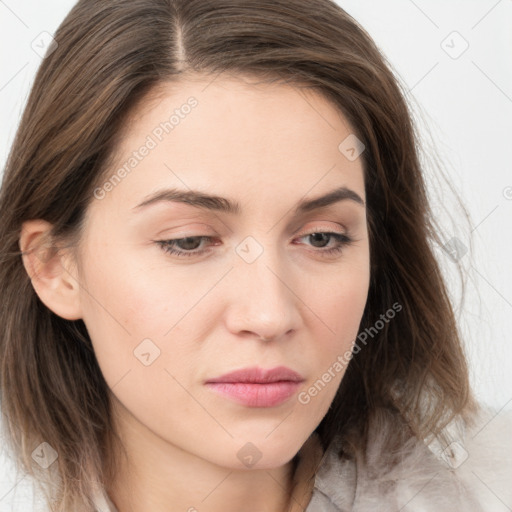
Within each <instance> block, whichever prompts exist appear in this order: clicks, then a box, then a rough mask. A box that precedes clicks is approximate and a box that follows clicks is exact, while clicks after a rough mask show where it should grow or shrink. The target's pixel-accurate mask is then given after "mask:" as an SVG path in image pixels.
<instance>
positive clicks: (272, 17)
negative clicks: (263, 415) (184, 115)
mask: <svg viewBox="0 0 512 512" xmlns="http://www.w3.org/2000/svg"><path fill="white" fill-rule="evenodd" d="M55 40H56V43H57V45H56V46H54V47H51V50H52V51H51V52H48V54H47V56H46V58H44V59H43V61H42V64H41V66H40V68H39V70H38V72H37V75H36V78H35V81H34V84H33V87H32V90H31V93H30V95H29V98H28V102H27V105H26V108H25V110H24V113H23V116H22V119H21V122H20V125H19V127H18V130H17V133H16V136H15V140H14V143H13V145H12V148H11V151H10V154H9V157H8V160H7V164H6V168H5V172H4V177H3V182H2V188H1V191H0V219H1V223H0V239H1V241H2V243H1V244H0V289H1V290H2V307H1V308H0V325H1V329H0V363H1V367H0V378H1V380H0V393H1V395H0V396H1V406H2V414H3V421H4V429H5V432H4V435H5V436H6V439H7V440H8V442H9V446H10V447H11V450H12V453H13V454H14V457H15V458H16V462H17V463H18V465H19V467H21V468H22V470H23V471H24V472H26V473H28V474H30V475H32V476H35V477H36V479H37V481H39V482H43V481H46V483H47V489H46V491H45V493H46V496H47V498H48V500H49V504H50V506H51V507H52V508H51V510H55V511H59V512H61V511H62V512H63V511H66V512H69V511H72V510H81V511H83V510H92V503H91V489H92V488H93V485H94V484H95V482H99V483H100V484H104V483H105V482H108V481H109V480H110V479H111V478H112V476H113V474H114V473H115V469H116V459H115V457H114V453H115V450H114V449H113V447H114V446H115V443H116V435H115V432H114V429H113V419H112V413H111V408H110V406H111V401H110V400H111V397H110V394H109V391H110V390H109V388H108V386H107V384H106V382H105V380H104V378H103V376H102V373H101V370H100V368H99V366H98V364H97V361H96V358H95V355H94V351H93V349H92V344H91V341H90V338H89V336H88V333H87V330H86V328H85V324H84V323H83V321H82V320H76V321H70V320H65V319H63V318H61V317H59V316H57V315H56V314H54V313H53V312H52V311H50V310H49V309H48V308H47V307H45V305H44V304H43V303H42V302H41V301H40V299H39V297H38V296H37V294H36V293H35V291H34V289H33V287H32V285H31V281H30V278H29V276H28V275H27V272H26V270H25V268H24V266H23V262H22V258H21V252H20V250H19V237H20V229H21V225H22V223H23V222H24V221H26V220H29V219H44V220H46V221H48V222H50V223H51V224H52V226H53V229H52V232H51V236H50V240H51V242H52V243H54V244H55V246H56V247H57V243H59V242H62V243H65V244H67V245H68V246H72V245H73V243H74V242H76V240H79V239H80V234H81V226H82V221H83V219H84V213H85V211H86V209H87V206H88V204H90V202H91V201H92V200H94V190H95V188H96V187H97V186H98V185H100V184H101V183H102V182H104V180H105V179H106V178H108V176H109V173H110V174H111V173H112V169H111V168H110V167H109V161H110V158H111V156H112V155H113V152H114V151H115V149H116V146H117V144H118V142H119V137H120V135H119V134H120V133H122V128H123V126H124V121H125V120H126V119H127V116H129V115H130V112H132V111H133V108H134V107H135V106H136V105H137V104H138V102H140V101H143V100H144V98H145V97H146V95H147V94H149V93H150V92H151V91H153V90H155V88H156V87H157V86H158V85H160V84H163V83H170V82H176V83H179V82H180V81H183V80H185V79H186V78H187V76H193V75H197V76H203V77H204V76H209V77H211V78H212V80H213V79H214V78H215V77H217V76H218V75H220V74H221V73H227V74H231V75H244V76H252V77H255V78H258V79H259V80H260V81H263V82H266V83H271V82H282V83H287V84H289V85H290V86H294V87H297V89H298V90H300V89H301V88H303V87H307V88H310V89H313V90H315V91H317V92H318V93H320V94H322V95H323V96H324V97H325V98H327V99H328V100H330V102H331V104H332V105H333V106H334V107H335V108H338V109H339V111H340V112H341V113H342V114H343V115H344V116H345V117H346V119H347V120H348V121H349V123H350V124H351V126H352V127H353V128H354V130H355V134H356V136H357V138H358V139H360V140H361V141H362V142H363V143H364V145H365V150H364V152H363V153H362V154H361V157H360V158H361V159H362V164H363V170H364V182H365V191H366V198H367V219H368V232H369V242H370V262H371V268H370V271H371V278H370V287H369V292H368V300H367V304H366V307H365V310H364V314H363V317H362V321H361V326H360V330H361V332H363V331H364V330H366V329H371V328H372V327H374V326H375V324H376V321H377V320H378V319H379V318H380V317H381V315H382V314H383V313H385V312H386V311H388V310H389V309H390V308H391V307H392V305H393V304H395V303H398V304H399V305H400V306H401V310H400V313H397V314H396V315H395V316H394V318H393V319H392V320H390V321H389V322H385V323H384V325H383V326H382V328H381V329H379V330H378V333H376V334H375V335H373V336H372V337H371V340H369V341H368V343H367V344H366V345H365V346H360V347H359V348H360V350H359V351H358V352H357V354H354V356H353V358H352V359H351V361H350V364H349V365H348V368H347V371H346V373H345V375H344V377H343V380H342V382H341V385H340V387H339V389H338V392H337V394H336V396H335V398H334V400H333V403H332V405H331V407H330V409H329V411H328V412H327V414H326V416H325V417H324V419H323V420H322V422H321V423H320V424H319V425H318V427H317V429H316V431H317V433H318V434H319V435H320V438H321V441H322V444H323V446H324V447H326V446H328V445H329V443H330V441H331V440H332V439H333V438H334V437H335V436H339V437H340V438H342V439H344V440H345V446H346V447H347V448H346V452H347V456H349V454H350V453H357V452H358V451H364V447H365V443H366V442H367V432H368V425H369V422H370V421H372V419H375V417H377V416H378V411H382V410H387V411H392V412H393V414H394V415H395V416H396V417H398V418H400V419H401V420H402V422H403V428H404V429H408V430H409V431H410V432H412V434H413V435H414V436H417V437H418V438H419V439H425V438H426V437H428V436H441V435H442V431H443V429H444V427H445V426H446V425H447V424H448V423H449V422H450V421H451V420H452V419H453V418H455V417H464V418H468V419H469V418H470V417H471V412H472V411H473V410H474V408H475V402H474V399H473V397H472V393H471V391H470V386H469V382H468V369H467V363H466V359H465V356H464V351H463V347H462V344H461V340H460V335H459V333H458V328H457V322H456V319H455V315H454V310H453V306H452V304H451V303H450V300H449V295H448V293H447V289H446V284H445V282H444V279H443V276H442V274H441V270H440V267H439V263H438V261H437V260H436V257H435V253H434V249H433V247H434V244H437V245H438V246H439V245H442V244H443V240H442V239H441V233H442V230H441V229H440V226H438V224H437V223H436V221H435V219H434V216H433V214H432V211H431V209H430V203H429V198H428V196H427V191H426V184H425V180H424V175H423V169H422V165H421V164H420V158H419V148H420V138H419V136H418V134H417V132H416V128H415V126H414V124H413V121H412V119H413V116H412V113H411V110H410V106H409V105H408V103H407V101H406V91H405V90H404V88H403V86H401V85H400V82H399V80H398V79H397V77H396V76H395V74H394V73H393V71H392V67H391V65H390V64H389V63H388V62H387V61H386V59H385V57H384V56H383V55H382V54H381V52H380V51H379V49H378V47H377V46H376V44H375V43H374V42H373V40H372V39H371V38H370V36H369V35H368V34H367V33H366V32H365V30H364V29H363V28H362V27H361V26H360V25H359V24H358V23H357V22H356V21H355V20H354V19H353V18H352V17H351V16H350V15H348V14H347V13H346V12H345V11H344V10H343V9H342V8H340V7H339V6H338V5H337V4H336V3H334V2H333V1H332V0H116V1H108V0H80V1H79V2H78V3H77V4H76V5H75V7H74V8H73V9H72V10H71V11H70V13H69V14H68V16H67V17H66V18H65V20H64V21H63V23H62V24H61V25H60V27H59V28H58V30H57V32H56V33H55ZM355 433H357V435H356V434H355ZM398 435H399V433H398V432H397V436H398ZM41 443H47V444H48V445H49V446H50V447H51V448H52V449H53V450H55V452H56V453H57V454H58V457H57V459H56V460H55V462H54V463H53V464H52V465H51V466H50V467H49V468H48V469H46V470H44V469H41V468H40V467H39V465H38V464H37V463H36V462H35V461H34V458H33V457H32V456H31V454H32V453H33V451H34V450H36V449H43V448H44V446H47V445H44V446H43V445H41ZM41 446H43V448H41ZM38 447H39V448H38Z"/></svg>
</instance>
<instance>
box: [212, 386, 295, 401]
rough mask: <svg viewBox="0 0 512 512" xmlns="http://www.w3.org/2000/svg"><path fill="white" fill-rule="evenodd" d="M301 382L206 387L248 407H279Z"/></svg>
mask: <svg viewBox="0 0 512 512" xmlns="http://www.w3.org/2000/svg"><path fill="white" fill-rule="evenodd" d="M300 384H301V383H300V382H292V381H279V382H269V383H267V384H256V383H252V382H207V383H206V386H208V387H209V388H210V389H212V390H213V391H215V392H216V393H219V394H221V395H224V396H227V397H228V398H231V399H233V400H235V401H236V402H238V403H241V404H243V405H246V406H248V407H272V406H275V405H279V404H281V403H283V402H284V401H286V400H287V399H288V398H290V397H291V396H292V395H294V394H295V393H296V391H297V390H298V388H299V387H300Z"/></svg>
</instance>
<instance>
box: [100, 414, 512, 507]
mask: <svg viewBox="0 0 512 512" xmlns="http://www.w3.org/2000/svg"><path fill="white" fill-rule="evenodd" d="M396 428H397V423H396V422H394V421H393V420H392V416H391V415H389V417H388V419H387V421H386V416H384V417H381V419H380V420H379V421H378V422H377V421H375V422H373V423H372V424H370V429H369V437H368V445H367V450H366V453H365V454H364V457H363V456H360V457H355V459H354V460H346V459H340V457H339V455H338V453H339V451H340V448H341V444H340V442H339V441H338V440H337V439H335V440H334V441H333V443H331V445H330V446H329V448H328V450H327V451H326V452H325V453H324V454H322V453H321V447H320V442H319V440H317V439H314V440H313V439H310V440H308V441H309V442H308V443H306V445H307V446H306V445H305V448H306V449H305V450H304V449H303V450H301V452H299V453H300V454H301V459H302V460H301V461H300V462H299V468H301V471H302V472H304V474H305V473H307V468H305V466H309V465H314V466H316V467H318V469H317V472H316V475H314V476H313V479H314V480H313V479H312V481H311V484H312V485H311V487H312V489H311V491H312V495H311V499H310V501H309V504H308V505H307V507H306V509H305V512H349V511H350V512H370V511H371V512H459V511H460V512H483V511H484V512H510V511H512V411H506V412H505V411H501V412H499V411H492V410H490V409H482V410H481V412H480V414H479V416H478V419H477V421H476V424H475V425H473V426H472V427H471V428H467V427H465V426H464V425H463V423H462V422H461V421H458V422H454V423H452V424H451V425H450V427H449V428H448V429H447V430H446V432H447V435H448V436H449V437H450V444H449V445H448V447H447V448H445V449H443V448H442V447H441V445H440V443H439V442H438V441H432V442H429V443H427V442H421V441H419V440H418V439H416V438H414V437H410V438H408V439H407V440H406V441H405V442H403V443H402V444H399V445H398V446H395V448H394V449H391V450H390V448H389V447H390V443H389V440H390V439H393V438H394V437H395V436H394V434H396ZM314 436H316V434H312V437H314ZM392 444H393V443H391V446H392ZM384 447H386V448H384ZM397 461H398V462H397ZM313 481H314V485H313ZM301 491H302V490H301ZM311 491H310V492H309V493H308V495H309V494H310V493H311ZM308 499H309V498H308ZM96 503H97V511H98V512H117V510H116V509H115V507H114V505H113V504H112V502H111V501H110V500H109V499H108V496H106V495H105V494H103V493H102V492H99V493H98V497H97V500H96ZM295 508H296V509H297V510H301V511H302V510H304V509H303V507H302V506H299V500H298V499H297V500H295ZM294 510H295V509H294Z"/></svg>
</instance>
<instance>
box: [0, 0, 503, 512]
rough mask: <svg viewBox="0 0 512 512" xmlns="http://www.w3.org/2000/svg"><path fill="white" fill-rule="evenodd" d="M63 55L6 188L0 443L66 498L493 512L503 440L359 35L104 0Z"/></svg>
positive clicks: (341, 26)
mask: <svg viewBox="0 0 512 512" xmlns="http://www.w3.org/2000/svg"><path fill="white" fill-rule="evenodd" d="M55 41H56V44H54V45H52V46H51V47H50V48H49V51H48V53H47V56H46V58H45V59H44V61H43V63H42V65H41V68H40V70H39V72H38V75H37V77H36V80H35V83H34V86H33V89H32V92H31V94H30V97H29V100H28V104H27V107H26V109H25V112H24V115H23V118H22V121H21V124H20V127H19V130H18V133H17V136H16V139H15V142H14V144H13V147H12V150H11V153H10V156H9V160H8V163H7V168H6V170H5V176H4V180H3V184H2V189H1V195H0V214H1V218H2V225H1V230H2V231H1V236H2V240H3V244H2V251H3V254H2V257H1V261H2V265H1V267H0V286H1V287H2V290H3V294H4V304H5V306H4V308H2V312H1V315H2V317H1V320H2V326H3V327H4V328H3V334H2V337H1V341H0V348H1V361H2V367H1V392H2V411H3V416H4V425H5V427H4V428H5V435H6V437H7V438H8V440H9V443H10V444H9V446H10V447H11V449H12V453H13V456H14V457H16V460H17V462H18V463H19V465H20V467H21V468H22V470H23V471H25V472H27V473H28V474H30V475H32V476H34V477H35V478H36V481H37V482H38V483H40V484H41V489H42V490H43V491H44V492H45V494H46V498H47V504H48V508H49V509H50V510H55V511H66V512H68V511H75V510H76V511H91V510H92V511H94V510H100V511H103V512H107V511H112V512H113V511H118V512H128V511H134V512H137V511H139V510H151V511H152V512H159V511H163V510H169V509H171V510H188V511H195V510H198V511H210V512H212V511H216V510H219V509H221V508H222V510H224V511H226V510H228V511H229V510H236V511H240V510H244V511H261V510H269V511H276V512H277V511H284V510H287V511H299V510H307V511H308V512H315V511H339V510H375V509H376V508H378V510H390V511H391V510H394V511H395V510H440V509H441V510H484V509H485V510H490V509H491V508H490V506H489V503H490V502H489V496H488V494H486V493H488V492H489V491H487V490H486V489H485V488H484V487H479V488H476V487H475V486H474V482H473V481H472V480H471V478H473V474H476V473H478V474H479V475H486V477H488V478H490V475H491V476H492V477H493V478H496V480H493V481H492V483H491V484H490V488H491V489H494V491H493V492H495V493H500V492H505V491H506V487H505V485H504V484H503V482H504V481H506V476H507V475H505V471H504V468H503V463H504V461H501V462H500V457H501V458H503V453H506V451H505V450H506V447H505V446H504V444H503V442H501V445H500V446H499V449H496V446H495V445H494V444H493V445H490V444H489V440H490V439H492V438H493V437H495V436H498V435H499V433H500V432H501V430H500V429H501V428H503V427H502V426H501V423H500V422H499V421H497V420H496V419H493V418H492V416H489V415H488V413H484V412H483V411H481V410H480V408H479V407H478V405H477V403H476V401H475V399H474V398H473V395H472V393H471V390H470V388H469V383H468V371H467V366H466V361H465V358H464V353H463V350H462V346H461V340H460V338H459V334H458V332H457V327H456V322H455V319H454V315H453V311H452V308H451V305H450V302H449V299H448V295H447V291H446V288H445V284H444V282H443V280H442V276H441V273H440V271H439V267H438V264H437V262H436V260H435V257H434V255H433V251H432V247H431V242H433V241H434V242H438V243H439V242H440V240H441V236H440V235H439V231H438V227H437V226H436V224H435V221H434V219H432V216H431V213H430V210H429V204H428V199H427V195H426V190H425V185H424V181H423V177H422V170H421V167H420V164H419V158H418V153H417V151H418V149H417V148H418V140H417V136H416V134H415V131H414V127H413V125H412V123H411V115H410V112H409V110H408V107H407V104H406V102H405V101H404V95H403V93H402V91H401V89H400V87H399V86H398V84H397V81H396V79H395V78H394V76H393V74H392V73H391V71H390V69H389V67H388V66H387V64H386V63H385V61H384V58H383V57H382V55H381V54H380V53H379V51H378V49H377V48H376V46H375V44H374V43H373V42H372V40H371V39H370V38H369V36H368V35H367V34H366V33H365V31H364V30H363V29H362V28H361V27H359V26H358V25H357V23H356V22H355V21H354V20H353V19H352V18H351V17H350V16H349V15H348V14H346V13H345V12H344V11H343V10H342V9H340V8H339V7H338V6H337V5H336V4H335V3H333V2H331V1H329V0H314V1H311V0H307V1H306V0H294V1H293V2H290V1H288V0H287V1H284V0H283V1H272V2H270V1H263V2H262V1H258V2H256V1H243V2H242V1H234V0H215V1H208V2H206V1H204V0H201V1H199V0H197V1H196V0H175V1H164V0H118V1H116V2H105V1H104V0H101V1H100V0H87V1H79V2H78V3H77V4H76V6H75V7H74V8H73V10H72V11H71V12H70V14H69V15H68V16H67V18H66V19H65V20H64V22H63V23H62V25H61V26H60V28H59V29H58V31H57V32H56V34H55ZM486 414H487V415H486ZM484 454H485V455H484ZM490 464H492V467H489V466H490ZM493 467H496V468H498V469H499V471H495V472H494V473H492V474H491V473H489V471H491V470H492V469H493ZM500 478H501V479H502V481H501V482H500V481H499V479H500ZM486 485H488V484H487V483H486ZM500 485H502V487H500ZM466 486H469V487H468V488H466ZM482 489H484V490H482ZM484 491H485V492H484ZM504 499H505V500H506V499H508V498H506V497H505V498H504ZM504 503H506V501H504ZM443 507H444V508H443ZM486 507H487V508H486ZM493 510H494V509H493ZM496 510H497V509H496Z"/></svg>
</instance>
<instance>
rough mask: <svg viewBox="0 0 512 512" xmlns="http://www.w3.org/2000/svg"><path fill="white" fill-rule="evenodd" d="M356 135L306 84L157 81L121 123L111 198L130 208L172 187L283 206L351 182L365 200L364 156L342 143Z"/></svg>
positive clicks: (229, 79) (112, 167) (233, 79)
mask: <svg viewBox="0 0 512 512" xmlns="http://www.w3.org/2000/svg"><path fill="white" fill-rule="evenodd" d="M353 131H354V130H353V128H352V127H351V126H350V125H349V123H348V122H347V120H346V119H345V118H344V116H343V115H342V114H341V112H340V110H339V109H338V108H337V107H336V106H335V105H334V104H333V103H331V102H330V101H329V100H327V99H326V98H325V97H324V96H323V95H321V94H320V93H319V92H317V91H314V90H312V89H306V88H304V87H303V86H302V87H301V86H300V85H295V84H283V83H263V82H260V83H255V81H254V80H248V79H244V78H242V77H231V76H230V77H222V78H220V77H217V78H209V79H206V78H200V77H199V78H195V79H191V80H186V81H182V82H179V83H178V82H175V83H164V84H160V85H159V86H158V88H156V89H154V90H153V91H151V93H150V94H148V95H147V96H146V97H145V98H143V99H142V100H141V101H140V102H139V103H138V105H137V106H136V108H134V110H133V111H132V112H131V114H130V116H129V117H128V118H127V120H126V123H125V125H124V126H123V131H122V136H121V137H120V142H119V144H118V147H117V151H116V153H115V158H114V160H113V162H112V163H111V165H110V166H109V171H110V173H111V174H115V173H116V172H117V171H118V170H119V169H121V168H124V170H125V172H122V173H121V174H123V178H122V180H121V182H120V183H118V184H116V185H115V186H114V189H115V190H112V192H110V193H109V194H108V195H109V198H110V199H112V200H113V199H114V198H116V197H117V198H118V199H119V198H120V197H121V196H122V197H123V201H126V204H127V205H130V206H133V205H135V204H137V203H138V202H140V201H138V200H139V199H140V198H141V197H142V196H144V195H146V194H148V193H151V192H152V191H154V190H156V189H157V188H161V187H163V186H168V187H180V188H184V189H187V188H193V189H204V190H208V191H210V192H215V193H218V194H219V195H230V196H232V197H235V196H236V197H239V198H241V199H240V201H241V202H243V201H244V197H245V198H246V199H247V200H250V199H251V198H252V197H253V196H255V195H259V196H260V197H261V196H262V194H273V196H274V198H275V199H279V200H280V202H282V203H284V202H286V199H287V197H288V196H289V197H290V198H295V199H299V198H301V197H302V196H304V195H305V194H307V193H308V191H309V190H311V193H312V195H318V194H319V193H321V192H323V191H325V190H330V189H332V188H333V187H334V186H342V185H345V186H349V187H350V188H353V189H356V191H357V192H358V193H359V195H361V197H363V198H364V179H363V168H362V160H361V158H357V159H355V160H350V159H347V157H346V156H345V154H344V153H343V152H342V151H341V150H340V147H339V146H340V144H341V143H342V142H343V141H344V140H346V139H347V137H350V136H353ZM141 153H144V154H143V155H141ZM107 177H108V176H107ZM283 194H284V195H283Z"/></svg>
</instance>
